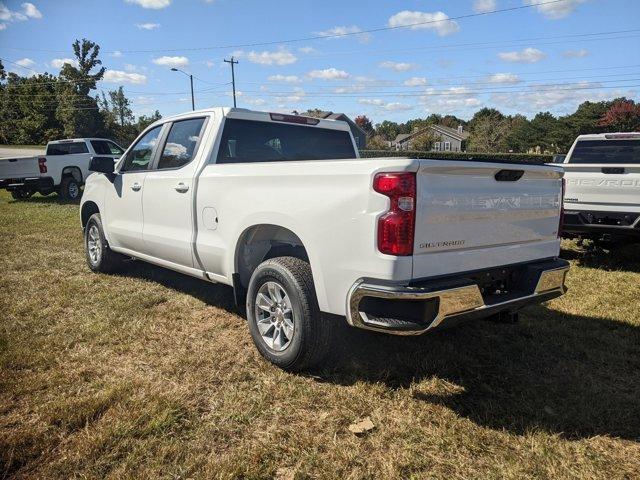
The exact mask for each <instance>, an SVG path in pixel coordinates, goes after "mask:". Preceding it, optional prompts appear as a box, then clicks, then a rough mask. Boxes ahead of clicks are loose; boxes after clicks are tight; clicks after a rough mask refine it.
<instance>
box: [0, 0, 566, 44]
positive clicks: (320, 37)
mask: <svg viewBox="0 0 640 480" xmlns="http://www.w3.org/2000/svg"><path fill="white" fill-rule="evenodd" d="M567 1H569V0H547V1H545V2H538V3H531V4H526V5H520V6H517V7H509V8H500V9H495V10H490V11H488V12H478V13H469V14H465V15H458V16H455V17H449V18H446V19H439V20H427V21H423V22H414V23H407V24H403V25H393V26H386V27H377V28H370V29H368V30H360V31H358V32H344V33H332V34H327V35H310V36H307V37H300V38H291V39H284V40H271V41H266V42H250V43H240V44H231V45H213V46H206V47H184V48H156V49H141V50H127V49H118V50H111V51H106V53H114V52H116V51H118V52H121V53H156V52H188V51H202V50H218V49H230V48H247V47H261V46H268V45H285V44H290V43H299V42H308V41H314V40H324V39H327V38H344V37H352V36H356V35H363V34H367V33H377V32H385V31H391V30H399V29H405V28H413V27H420V26H427V25H436V24H438V23H444V22H452V21H455V20H464V19H467V18H475V17H483V16H487V15H493V14H496V13H506V12H513V11H517V10H524V9H529V8H533V7H539V6H543V5H553V4H557V3H563V2H567ZM5 48H9V49H12V50H23V51H40V52H55V53H59V52H66V50H46V49H26V48H17V47H5Z"/></svg>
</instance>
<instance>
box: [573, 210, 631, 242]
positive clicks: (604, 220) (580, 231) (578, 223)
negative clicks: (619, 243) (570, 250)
mask: <svg viewBox="0 0 640 480" xmlns="http://www.w3.org/2000/svg"><path fill="white" fill-rule="evenodd" d="M562 235H563V236H564V237H569V238H571V237H575V236H584V237H599V236H601V235H611V236H613V237H636V238H640V214H639V213H630V212H605V211H591V210H569V209H567V210H565V212H564V223H563V225H562Z"/></svg>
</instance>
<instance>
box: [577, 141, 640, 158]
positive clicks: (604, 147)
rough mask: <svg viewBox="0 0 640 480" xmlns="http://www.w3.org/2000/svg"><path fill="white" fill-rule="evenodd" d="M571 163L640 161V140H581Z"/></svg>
mask: <svg viewBox="0 0 640 480" xmlns="http://www.w3.org/2000/svg"><path fill="white" fill-rule="evenodd" d="M569 163H627V164H629V163H640V140H580V141H579V142H578V143H576V146H575V148H574V149H573V153H572V154H571V158H570V159H569Z"/></svg>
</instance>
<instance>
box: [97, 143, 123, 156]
mask: <svg viewBox="0 0 640 480" xmlns="http://www.w3.org/2000/svg"><path fill="white" fill-rule="evenodd" d="M91 146H92V147H93V150H94V151H95V152H96V153H97V154H98V155H122V149H121V148H120V147H119V146H118V145H116V144H115V143H113V142H107V141H106V140H91Z"/></svg>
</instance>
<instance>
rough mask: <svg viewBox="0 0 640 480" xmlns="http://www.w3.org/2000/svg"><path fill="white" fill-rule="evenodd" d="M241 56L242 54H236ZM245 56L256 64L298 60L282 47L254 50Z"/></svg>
mask: <svg viewBox="0 0 640 480" xmlns="http://www.w3.org/2000/svg"><path fill="white" fill-rule="evenodd" d="M239 53H241V54H242V53H243V52H239ZM238 56H242V55H238ZM247 58H248V59H249V61H250V62H251V63H257V64H258V65H291V64H292V63H296V62H297V61H298V57H296V56H295V55H294V54H293V53H291V52H289V51H288V50H285V49H282V50H277V51H275V52H269V51H264V52H254V51H251V52H249V53H247Z"/></svg>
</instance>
